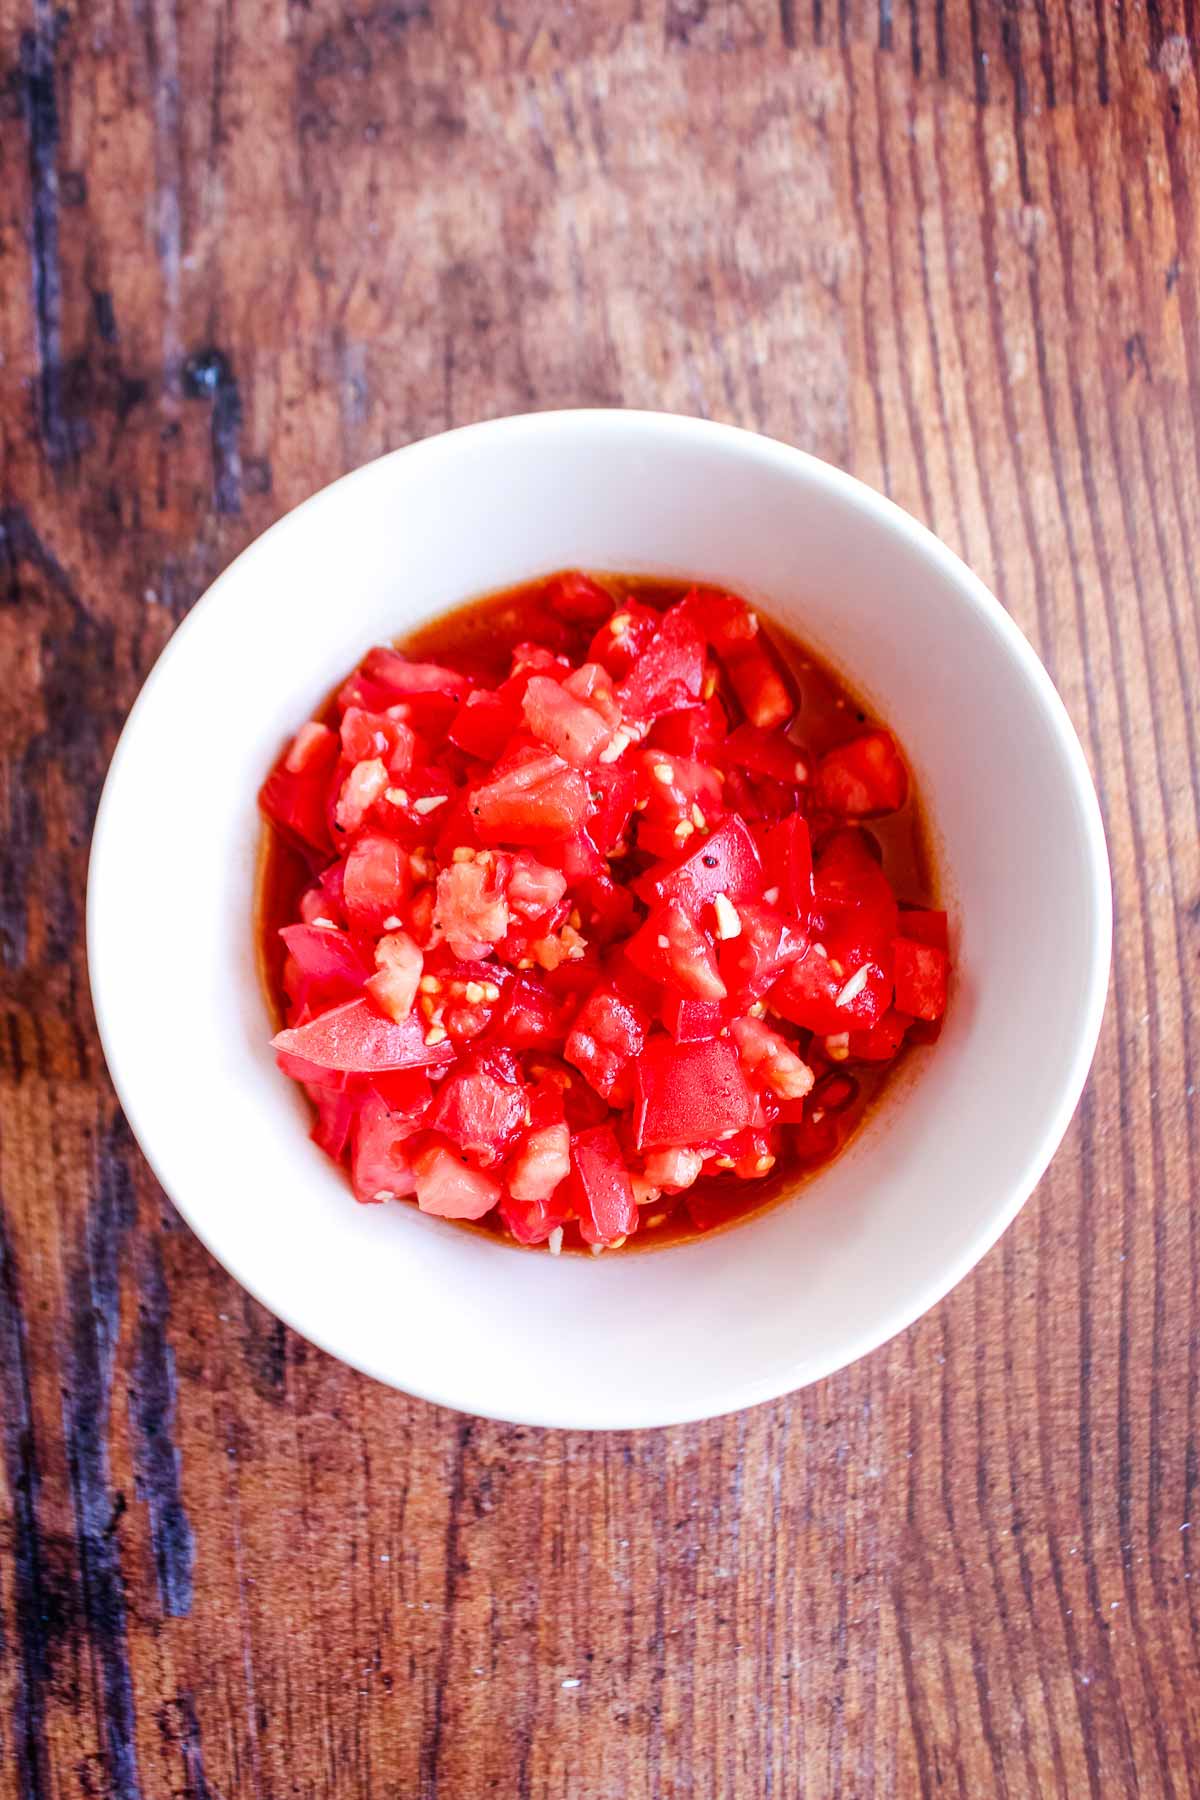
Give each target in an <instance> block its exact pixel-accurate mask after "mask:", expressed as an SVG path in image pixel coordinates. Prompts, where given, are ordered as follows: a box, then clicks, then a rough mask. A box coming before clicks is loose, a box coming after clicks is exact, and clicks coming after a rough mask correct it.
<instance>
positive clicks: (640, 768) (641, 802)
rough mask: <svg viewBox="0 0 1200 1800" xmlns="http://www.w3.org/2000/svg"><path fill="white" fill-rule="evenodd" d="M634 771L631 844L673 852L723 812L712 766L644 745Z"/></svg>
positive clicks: (654, 851)
mask: <svg viewBox="0 0 1200 1800" xmlns="http://www.w3.org/2000/svg"><path fill="white" fill-rule="evenodd" d="M634 766H635V768H636V771H637V786H638V799H637V813H638V823H637V844H638V849H639V850H644V851H648V852H649V854H650V855H651V856H673V855H675V853H676V852H677V851H678V850H680V849H681V848H682V846H683V845H684V844H686V843H688V842H692V841H695V839H696V838H697V836H698V835H699V834H700V833H701V832H704V831H706V830H708V829H709V828H710V827H711V826H712V825H713V824H714V823H715V822H716V820H717V819H719V818H720V817H721V814H722V813H723V812H724V810H725V808H724V802H723V799H722V795H721V780H720V777H719V775H718V774H717V771H716V770H715V769H708V768H705V766H704V764H703V763H698V762H690V761H688V759H687V758H686V757H682V756H669V755H668V754H667V753H666V752H665V751H663V750H644V751H642V752H641V753H640V754H639V755H638V757H637V758H636V761H635V764H634Z"/></svg>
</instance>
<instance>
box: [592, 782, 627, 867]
mask: <svg viewBox="0 0 1200 1800" xmlns="http://www.w3.org/2000/svg"><path fill="white" fill-rule="evenodd" d="M637 788H638V783H637V776H636V775H635V773H634V772H633V770H632V769H617V768H612V767H609V768H597V769H592V770H591V771H590V772H589V774H588V796H589V804H590V811H589V813H588V822H587V828H588V836H589V837H590V838H591V840H592V842H593V844H595V846H596V848H597V850H598V851H599V852H600V854H601V855H602V856H607V855H608V853H609V851H610V850H612V849H614V848H615V846H616V845H617V844H618V843H619V841H620V839H621V836H622V834H623V833H624V831H625V827H626V826H627V825H628V824H629V820H630V817H631V816H632V813H633V803H634V801H635V800H636V799H637Z"/></svg>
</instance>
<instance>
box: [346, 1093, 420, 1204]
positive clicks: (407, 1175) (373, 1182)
mask: <svg viewBox="0 0 1200 1800" xmlns="http://www.w3.org/2000/svg"><path fill="white" fill-rule="evenodd" d="M414 1129H415V1127H414V1126H413V1125H412V1124H411V1122H410V1121H408V1120H407V1119H403V1118H396V1117H394V1116H393V1114H392V1113H391V1111H390V1109H389V1107H388V1105H387V1102H386V1101H385V1100H383V1099H381V1098H380V1096H379V1095H378V1094H373V1093H372V1094H367V1095H366V1096H365V1098H364V1099H363V1102H362V1105H361V1106H360V1107H359V1110H358V1117H357V1119H356V1120H355V1124H354V1153H353V1157H352V1160H351V1175H352V1178H353V1181H354V1192H355V1194H356V1195H357V1196H358V1198H359V1199H360V1200H361V1201H363V1202H365V1203H369V1202H371V1201H374V1200H380V1201H382V1200H398V1199H401V1198H402V1197H403V1196H404V1195H406V1194H413V1193H415V1192H416V1181H415V1179H414V1176H413V1168H412V1163H411V1162H410V1161H409V1156H408V1146H409V1141H410V1139H411V1138H412V1135H413V1131H414Z"/></svg>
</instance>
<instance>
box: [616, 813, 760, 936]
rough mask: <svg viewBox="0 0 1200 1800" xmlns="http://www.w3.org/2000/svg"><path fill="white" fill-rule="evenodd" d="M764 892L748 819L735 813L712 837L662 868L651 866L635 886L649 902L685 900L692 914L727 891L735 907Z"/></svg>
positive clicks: (639, 894)
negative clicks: (741, 817)
mask: <svg viewBox="0 0 1200 1800" xmlns="http://www.w3.org/2000/svg"><path fill="white" fill-rule="evenodd" d="M762 891H763V871H762V863H761V862H760V860H759V855H758V849H757V846H756V845H755V842H754V839H753V838H752V837H751V835H750V832H749V830H748V829H747V827H746V824H745V822H744V821H743V820H742V819H739V818H738V817H737V816H736V815H734V816H732V817H731V818H728V819H724V820H723V821H722V822H721V824H720V825H718V826H717V828H716V830H715V831H714V832H713V833H712V834H711V836H709V837H706V838H702V839H701V840H700V842H699V843H698V844H697V845H696V847H695V849H693V850H688V851H686V852H685V853H684V855H683V856H681V857H679V858H677V859H676V861H674V862H673V863H669V864H667V865H666V866H665V867H664V868H661V869H651V870H650V871H649V872H648V873H647V874H646V875H644V876H643V877H642V878H641V880H640V881H638V882H636V883H635V885H634V892H635V893H636V894H637V896H638V898H639V899H641V900H645V901H646V902H647V904H649V903H652V902H653V901H654V900H655V899H659V900H682V901H683V903H684V905H685V906H688V907H690V908H691V910H692V912H693V913H699V912H700V911H701V910H702V908H703V907H704V905H705V902H706V901H710V900H715V899H716V897H717V895H718V894H724V895H725V897H726V898H727V899H728V900H731V901H732V902H733V903H734V905H735V906H736V905H737V904H739V903H740V902H741V901H743V900H757V899H759V898H760V897H761V895H762Z"/></svg>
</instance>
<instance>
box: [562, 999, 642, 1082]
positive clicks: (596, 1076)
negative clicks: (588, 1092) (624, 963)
mask: <svg viewBox="0 0 1200 1800" xmlns="http://www.w3.org/2000/svg"><path fill="white" fill-rule="evenodd" d="M646 1031H647V1020H646V1017H645V1015H644V1014H643V1012H642V1011H641V1008H640V1007H638V1006H637V1005H636V1003H635V1002H634V1001H633V1000H631V999H629V998H628V997H627V996H626V995H624V994H622V993H620V992H618V990H617V989H616V988H614V987H607V986H606V987H598V988H597V989H596V991H595V992H594V993H593V994H592V995H591V997H590V998H589V999H588V1000H586V1001H585V1002H584V1005H583V1006H582V1007H581V1008H580V1011H579V1014H578V1016H577V1017H576V1020H575V1023H574V1025H573V1026H572V1028H571V1031H570V1034H569V1036H568V1038H567V1046H566V1049H565V1051H564V1052H563V1054H564V1056H565V1057H566V1059H567V1061H568V1062H569V1063H573V1064H574V1065H575V1067H576V1068H577V1069H579V1070H580V1071H581V1072H582V1073H583V1074H584V1075H586V1076H587V1079H588V1080H589V1082H590V1083H591V1084H592V1086H593V1087H594V1088H595V1090H596V1092H597V1093H598V1094H599V1095H600V1096H601V1097H602V1098H603V1099H605V1100H607V1099H610V1098H611V1096H612V1094H613V1092H614V1089H615V1088H616V1085H617V1083H618V1081H619V1080H620V1078H621V1075H622V1074H623V1073H624V1071H625V1070H626V1069H627V1068H628V1067H629V1066H630V1064H631V1063H632V1060H633V1058H634V1057H635V1056H640V1055H641V1053H642V1048H643V1045H644V1044H645V1041H646Z"/></svg>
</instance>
